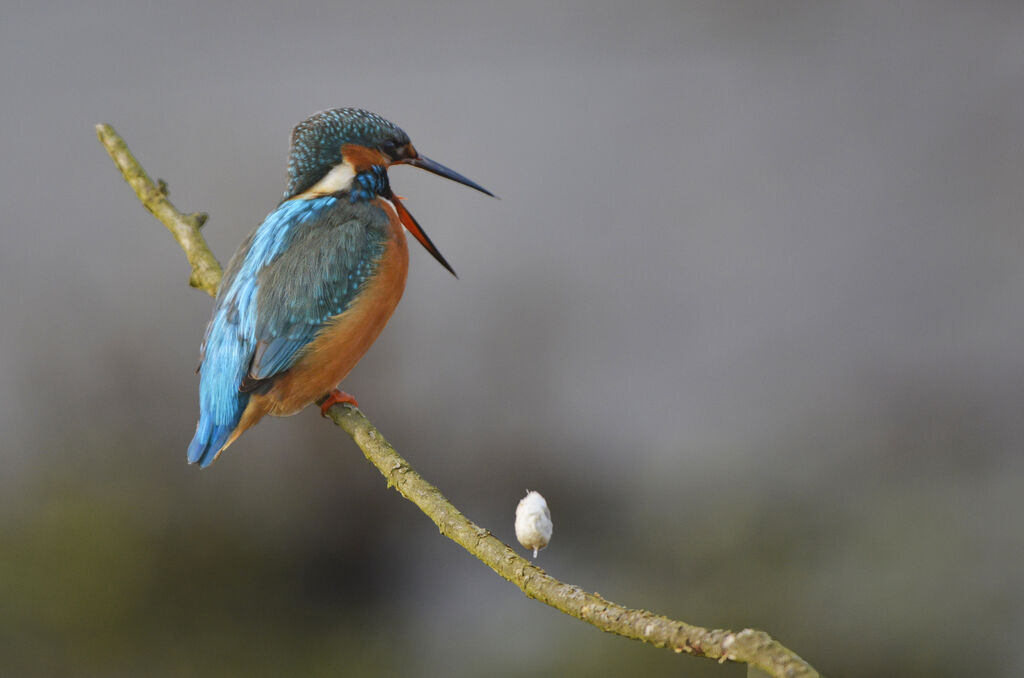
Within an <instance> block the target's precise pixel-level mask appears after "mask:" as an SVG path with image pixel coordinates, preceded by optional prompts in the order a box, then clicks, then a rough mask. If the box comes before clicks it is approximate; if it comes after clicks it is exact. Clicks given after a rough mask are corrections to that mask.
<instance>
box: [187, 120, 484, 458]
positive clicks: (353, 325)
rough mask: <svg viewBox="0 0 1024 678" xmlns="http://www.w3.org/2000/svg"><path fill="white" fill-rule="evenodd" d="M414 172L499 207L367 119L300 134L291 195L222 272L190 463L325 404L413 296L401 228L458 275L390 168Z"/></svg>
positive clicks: (301, 128)
mask: <svg viewBox="0 0 1024 678" xmlns="http://www.w3.org/2000/svg"><path fill="white" fill-rule="evenodd" d="M392 165H412V166H413V167H419V168H421V169H425V170H427V171H428V172H433V173H434V174H437V175H440V176H442V177H445V178H446V179H451V180H453V181H457V182H459V183H460V184H464V185H466V186H469V187H470V188H474V189H476V190H478V191H480V192H482V193H486V194H487V195H490V196H492V197H493V195H494V194H493V193H491V192H490V191H488V190H487V189H486V188H484V187H483V186H480V185H479V184H477V183H475V182H473V181H471V180H469V179H467V178H466V177H464V176H462V175H461V174H459V173H458V172H455V171H454V170H451V169H449V168H447V167H445V166H444V165H442V164H440V163H437V162H435V161H433V160H430V159H429V158H427V157H425V156H423V155H420V154H419V153H418V152H417V151H416V149H415V148H414V147H413V145H412V143H411V142H410V141H409V136H408V135H407V134H406V133H405V132H403V131H402V130H401V129H400V128H399V127H397V126H396V125H394V124H392V123H391V122H389V121H387V120H385V119H384V118H382V117H380V116H379V115H376V114H374V113H370V112H369V111H365V110H362V109H358V108H336V109H332V110H328V111H322V112H320V113H317V114H316V115H313V116H312V117H309V118H307V119H306V120H303V121H302V122H300V123H299V124H298V125H296V127H295V129H294V130H292V135H291V150H290V153H289V157H288V187H287V189H286V190H285V192H284V197H283V199H282V200H281V202H280V204H278V206H277V208H276V209H275V210H274V211H273V212H271V213H270V214H269V215H267V217H266V218H265V219H264V220H263V223H261V224H260V225H259V226H257V227H256V229H255V230H253V231H252V232H251V233H250V234H249V235H248V237H246V239H245V240H244V241H243V242H242V244H241V246H239V248H238V251H236V252H235V254H234V256H232V257H231V261H230V262H229V263H228V267H227V269H226V270H225V272H224V277H223V279H222V280H221V284H220V288H219V290H218V292H217V299H216V301H215V303H214V309H213V317H212V318H211V319H210V322H209V324H208V325H207V327H206V335H205V337H204V339H203V344H202V348H201V349H200V363H199V369H198V371H199V373H200V383H199V422H198V424H196V434H195V437H194V438H193V439H192V443H191V444H190V445H189V448H188V462H189V463H190V464H196V463H198V464H199V466H200V468H205V467H207V466H209V465H210V464H211V463H213V461H214V460H215V459H216V458H217V457H218V455H220V453H221V452H223V451H224V450H225V449H226V448H227V447H228V446H229V445H231V443H233V442H234V441H235V440H236V439H237V438H238V436H240V435H241V434H242V433H243V432H244V431H245V430H246V429H248V428H250V427H251V426H253V425H254V424H256V422H258V421H259V420H260V419H262V418H263V416H264V415H267V414H271V415H275V416H288V415H291V414H295V413H296V412H298V411H299V410H301V409H303V408H304V407H306V406H307V405H309V404H310V403H313V402H314V401H316V400H318V399H320V398H322V397H325V399H324V400H323V402H322V404H321V413H323V414H324V415H326V413H327V409H328V408H329V407H331V406H332V405H334V404H335V403H340V402H344V403H351V404H353V405H356V404H357V403H356V400H355V398H353V397H352V396H351V395H349V394H347V393H344V392H342V391H339V390H338V389H337V386H338V384H339V382H341V380H342V379H344V378H345V376H346V375H347V374H348V373H349V371H350V370H351V369H352V368H353V367H355V365H356V363H357V362H359V359H360V358H362V357H363V354H365V353H366V351H367V350H368V349H369V348H370V345H371V344H372V343H373V342H374V340H375V339H376V338H377V336H378V335H379V334H380V332H381V330H382V329H384V325H385V324H387V321H388V319H389V318H390V317H391V314H392V312H393V311H394V310H395V307H396V306H397V305H398V301H399V299H400V298H401V296H402V291H403V290H404V289H405V278H406V273H407V271H408V267H409V251H408V248H407V246H406V240H405V233H404V231H405V230H408V231H409V232H410V233H411V234H412V235H413V237H414V238H416V240H418V241H419V243H420V244H421V245H423V247H424V248H426V250H427V251H428V252H430V254H431V255H433V257H434V258H435V259H436V260H437V261H438V262H439V263H440V264H441V265H442V266H444V267H445V268H446V269H447V270H448V271H449V272H450V273H451V274H452V275H455V271H454V270H453V269H452V267H451V265H449V264H448V262H447V261H446V260H445V258H444V257H443V256H442V255H441V253H440V252H439V251H438V249H437V247H435V246H434V243H433V242H431V240H430V238H429V237H427V234H426V233H425V232H424V231H423V229H422V228H421V227H420V225H419V224H418V223H417V222H416V220H415V219H414V218H413V216H412V215H411V214H410V213H409V211H408V210H407V209H406V208H405V206H404V205H403V204H402V198H401V197H400V196H398V195H395V194H394V193H392V191H391V184H390V182H389V180H388V173H387V170H388V168H389V167H391V166H392Z"/></svg>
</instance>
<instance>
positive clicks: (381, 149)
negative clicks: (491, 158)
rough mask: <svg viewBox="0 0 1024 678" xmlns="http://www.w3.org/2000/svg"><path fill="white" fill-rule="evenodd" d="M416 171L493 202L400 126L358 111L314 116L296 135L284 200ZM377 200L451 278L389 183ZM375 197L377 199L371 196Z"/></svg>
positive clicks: (378, 190)
mask: <svg viewBox="0 0 1024 678" xmlns="http://www.w3.org/2000/svg"><path fill="white" fill-rule="evenodd" d="M399 164H404V165H412V166H413V167H419V168H420V169H425V170H427V171H428V172H433V173H434V174H437V175H438V176H442V177H444V178H446V179H451V180H452V181H457V182H458V183H460V184H464V185H466V186H469V187H470V188H474V189H476V190H478V191H480V192H482V193H486V194H487V195H490V196H493V195H494V194H493V193H491V192H490V191H488V190H487V189H486V188H484V187H483V186H481V185H479V184H477V183H475V182H474V181H471V180H470V179H467V178H466V177H464V176H462V175H461V174H459V173H458V172H456V171H454V170H451V169H449V168H447V167H445V166H444V165H442V164H441V163H438V162H434V161H433V160H431V159H430V158H427V157H425V156H422V155H420V154H419V153H418V152H417V151H416V149H415V148H414V147H413V145H412V142H410V141H409V135H408V134H406V133H405V132H404V131H402V129H401V128H400V127H398V126H397V125H395V124H393V123H391V122H389V121H388V120H385V119H384V118H382V117H380V116H379V115H377V114H375V113H370V112H369V111H364V110H362V109H359V108H335V109H332V110H329V111H322V112H320V113H317V114H316V115H313V116H311V117H309V118H307V119H305V120H303V121H302V122H300V123H299V124H298V125H296V126H295V129H294V130H292V146H291V154H290V155H289V158H288V189H287V190H286V191H285V194H284V199H285V200H291V199H293V198H298V197H313V196H317V195H330V194H333V193H338V192H341V191H345V190H351V189H352V181H353V179H355V178H356V177H357V176H359V175H361V174H364V173H367V172H372V171H374V169H375V168H379V170H380V171H381V172H382V174H381V176H386V175H384V174H383V172H384V171H386V170H387V168H388V167H390V166H392V165H399ZM376 194H377V195H380V196H381V197H383V198H386V199H387V200H390V201H391V202H392V204H393V205H394V206H395V210H396V212H398V216H399V218H400V219H401V221H402V224H403V225H404V226H405V227H406V228H407V229H408V230H409V232H410V233H412V235H413V237H415V238H416V239H417V240H418V241H419V242H420V244H421V245H423V246H424V247H425V248H426V249H427V251H428V252H430V253H431V254H432V255H433V256H434V258H435V259H437V260H438V262H440V263H441V265H442V266H444V267H445V268H446V269H448V270H449V271H450V272H451V273H452V275H454V274H455V271H453V270H452V267H451V266H450V265H449V264H448V262H447V261H445V259H444V257H443V256H441V253H440V252H439V251H438V250H437V248H436V247H435V246H434V244H433V243H432V242H431V241H430V238H428V237H427V234H426V233H424V232H423V229H422V228H421V227H420V225H419V224H418V223H417V222H416V220H415V219H414V218H413V216H412V215H411V214H409V211H408V210H407V209H405V207H404V206H403V205H402V203H401V200H400V199H399V198H398V197H397V196H395V195H393V194H392V193H391V188H390V186H389V184H388V182H387V181H386V179H385V180H384V181H383V183H382V184H381V185H380V186H378V187H376ZM371 197H372V196H371Z"/></svg>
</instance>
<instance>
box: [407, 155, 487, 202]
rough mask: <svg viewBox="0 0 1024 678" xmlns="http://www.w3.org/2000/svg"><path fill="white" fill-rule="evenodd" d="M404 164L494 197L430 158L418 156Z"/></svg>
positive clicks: (474, 183)
mask: <svg viewBox="0 0 1024 678" xmlns="http://www.w3.org/2000/svg"><path fill="white" fill-rule="evenodd" d="M405 164H407V165H412V166H413V167H419V168H420V169H425V170H427V171H428V172H433V173H434V174H436V175H437V176H439V177H444V178H445V179H451V180H452V181H457V182H459V183H460V184H462V185H464V186H469V187H470V188H475V189H476V190H478V191H480V192H481V193H486V194H487V195H489V196H491V197H492V198H493V197H494V194H493V193H491V192H490V191H488V190H487V189H486V188H484V187H483V186H481V185H480V184H478V183H476V182H475V181H471V180H469V179H467V178H466V177H464V176H462V175H461V174H459V173H458V172H456V171H455V170H453V169H448V168H447V167H445V166H444V165H442V164H441V163H439V162H434V161H433V160H431V159H430V158H428V157H426V156H424V155H420V156H417V157H415V158H410V159H409V160H406V161H405Z"/></svg>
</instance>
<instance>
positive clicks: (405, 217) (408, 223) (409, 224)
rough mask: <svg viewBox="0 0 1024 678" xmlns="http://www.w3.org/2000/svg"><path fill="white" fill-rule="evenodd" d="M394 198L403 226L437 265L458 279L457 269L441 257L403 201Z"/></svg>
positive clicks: (396, 197) (393, 202)
mask: <svg viewBox="0 0 1024 678" xmlns="http://www.w3.org/2000/svg"><path fill="white" fill-rule="evenodd" d="M394 197H395V199H394V201H392V204H393V205H394V206H395V211H396V212H398V218H399V219H400V220H401V222H402V225H403V226H405V228H406V229H407V230H408V231H409V232H410V233H412V237H414V238H416V239H417V240H419V241H420V244H421V245H423V248H424V249H426V250H427V251H428V252H430V254H431V255H432V256H433V257H434V258H435V259H437V263H439V264H441V265H442V266H444V267H445V268H447V269H448V272H449V273H451V274H452V275H454V276H455V277H456V278H458V277H459V276H458V275H457V274H456V273H455V269H454V268H452V266H451V264H449V263H448V262H447V261H446V260H445V258H444V257H443V256H442V255H441V253H440V252H438V251H437V248H436V247H435V246H434V243H432V242H430V238H429V237H427V234H426V233H424V232H423V229H422V228H420V225H419V223H417V221H416V219H414V218H413V216H412V215H411V214H409V210H407V209H405V205H403V204H402V199H401V198H399V197H398V196H397V195H396V196H394Z"/></svg>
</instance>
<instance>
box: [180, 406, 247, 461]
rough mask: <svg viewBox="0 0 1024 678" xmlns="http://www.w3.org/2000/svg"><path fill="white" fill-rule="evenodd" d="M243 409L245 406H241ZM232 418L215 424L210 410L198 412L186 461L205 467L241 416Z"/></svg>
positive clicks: (225, 440) (221, 446)
mask: <svg viewBox="0 0 1024 678" xmlns="http://www.w3.org/2000/svg"><path fill="white" fill-rule="evenodd" d="M242 409H243V410H244V409H245V407H244V406H243V407H242ZM241 414H242V413H241V411H239V413H238V415H239V416H238V417H235V418H234V421H232V422H231V423H229V424H216V423H214V421H213V415H212V414H211V413H210V412H205V411H204V412H200V413H199V423H198V424H196V435H195V437H194V438H192V444H190V445H189V446H188V463H190V464H195V463H197V462H198V463H199V468H206V467H207V466H209V465H210V464H212V463H213V460H214V459H216V458H217V453H218V452H220V450H221V448H223V447H224V443H225V442H227V439H228V437H229V436H230V435H231V432H232V431H234V430H235V427H236V426H238V420H239V418H240V417H241Z"/></svg>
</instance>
